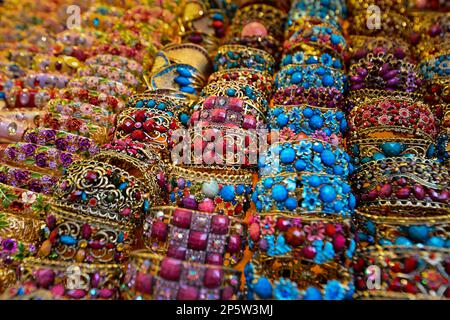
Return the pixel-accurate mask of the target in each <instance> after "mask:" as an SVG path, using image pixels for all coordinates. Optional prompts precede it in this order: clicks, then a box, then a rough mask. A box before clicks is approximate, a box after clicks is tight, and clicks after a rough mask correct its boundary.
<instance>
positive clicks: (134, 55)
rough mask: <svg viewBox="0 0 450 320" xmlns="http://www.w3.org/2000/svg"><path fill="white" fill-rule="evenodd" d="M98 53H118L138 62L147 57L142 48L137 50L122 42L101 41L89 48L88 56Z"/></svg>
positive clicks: (141, 62)
mask: <svg viewBox="0 0 450 320" xmlns="http://www.w3.org/2000/svg"><path fill="white" fill-rule="evenodd" d="M100 54H112V55H119V56H122V57H125V58H128V59H133V60H135V61H136V62H138V63H140V64H143V62H144V59H145V58H146V57H147V56H146V54H145V52H144V50H138V49H136V48H134V47H129V46H127V45H122V44H110V43H101V44H98V45H96V46H94V47H92V48H91V49H90V50H89V57H94V56H97V55H100Z"/></svg>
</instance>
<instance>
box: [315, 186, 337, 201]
mask: <svg viewBox="0 0 450 320" xmlns="http://www.w3.org/2000/svg"><path fill="white" fill-rule="evenodd" d="M336 196H337V194H336V190H334V188H333V187H332V186H330V185H325V186H323V187H322V188H320V191H319V198H320V200H322V201H323V202H325V203H330V202H333V201H334V200H335V199H336Z"/></svg>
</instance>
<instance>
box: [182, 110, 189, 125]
mask: <svg viewBox="0 0 450 320" xmlns="http://www.w3.org/2000/svg"><path fill="white" fill-rule="evenodd" d="M189 119H190V117H189V115H188V114H186V113H181V114H180V122H181V123H182V124H184V125H186V124H187V123H188V121H189Z"/></svg>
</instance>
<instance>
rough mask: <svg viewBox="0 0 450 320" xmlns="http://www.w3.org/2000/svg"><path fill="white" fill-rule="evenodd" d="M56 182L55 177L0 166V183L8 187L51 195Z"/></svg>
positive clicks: (4, 165) (3, 165)
mask: <svg viewBox="0 0 450 320" xmlns="http://www.w3.org/2000/svg"><path fill="white" fill-rule="evenodd" d="M57 181H58V178H57V177H55V176H51V175H46V174H42V173H38V172H34V171H30V170H26V169H20V168H16V167H11V166H8V165H6V164H0V183H4V184H7V185H10V186H14V187H18V188H21V189H27V190H30V191H33V192H37V193H43V194H51V193H53V186H54V185H55V183H56V182H57Z"/></svg>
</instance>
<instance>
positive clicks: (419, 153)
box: [348, 137, 436, 166]
mask: <svg viewBox="0 0 450 320" xmlns="http://www.w3.org/2000/svg"><path fill="white" fill-rule="evenodd" d="M349 145H350V147H349V148H348V152H349V153H350V155H351V157H352V161H353V163H354V164H355V165H358V166H359V165H362V164H364V163H367V162H369V161H372V160H379V159H384V158H388V157H422V158H425V157H426V158H432V157H433V156H434V155H435V152H436V145H435V143H434V141H432V140H428V139H415V138H401V137H394V138H365V139H351V140H350V141H349Z"/></svg>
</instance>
